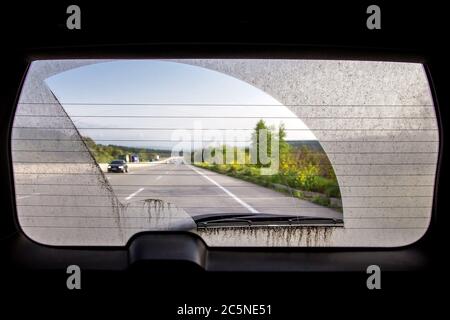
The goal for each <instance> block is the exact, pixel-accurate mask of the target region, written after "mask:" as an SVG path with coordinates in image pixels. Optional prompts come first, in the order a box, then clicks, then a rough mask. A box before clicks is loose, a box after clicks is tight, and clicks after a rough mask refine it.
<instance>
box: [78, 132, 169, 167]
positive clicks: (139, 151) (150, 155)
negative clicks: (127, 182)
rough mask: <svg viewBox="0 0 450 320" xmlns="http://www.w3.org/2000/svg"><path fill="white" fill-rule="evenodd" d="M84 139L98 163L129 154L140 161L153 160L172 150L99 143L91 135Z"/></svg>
mask: <svg viewBox="0 0 450 320" xmlns="http://www.w3.org/2000/svg"><path fill="white" fill-rule="evenodd" d="M83 140H84V142H85V143H86V146H87V147H88V148H89V150H90V151H91V154H92V155H93V156H94V158H95V161H97V163H109V162H111V161H112V160H114V159H124V158H125V156H126V155H127V154H128V155H137V156H138V157H139V161H140V162H149V161H153V160H155V159H156V156H157V155H159V156H160V157H161V158H166V157H169V156H170V151H167V150H156V149H146V148H133V147H125V146H117V145H112V144H109V145H103V144H97V143H95V141H94V140H92V139H91V138H90V137H83Z"/></svg>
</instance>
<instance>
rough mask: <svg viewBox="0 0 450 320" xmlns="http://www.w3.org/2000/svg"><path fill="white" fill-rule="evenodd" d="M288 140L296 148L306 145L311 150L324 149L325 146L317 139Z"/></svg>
mask: <svg viewBox="0 0 450 320" xmlns="http://www.w3.org/2000/svg"><path fill="white" fill-rule="evenodd" d="M286 142H287V143H288V144H290V145H291V146H292V147H294V148H296V149H297V148H301V147H303V146H305V147H308V148H309V149H311V150H315V151H323V148H322V146H321V145H320V142H319V141H317V140H299V141H286Z"/></svg>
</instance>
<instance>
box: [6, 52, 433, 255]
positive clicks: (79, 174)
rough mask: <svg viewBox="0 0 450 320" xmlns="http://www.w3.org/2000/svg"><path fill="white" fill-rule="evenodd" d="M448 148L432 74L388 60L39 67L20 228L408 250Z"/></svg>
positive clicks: (115, 239)
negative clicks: (442, 144)
mask: <svg viewBox="0 0 450 320" xmlns="http://www.w3.org/2000/svg"><path fill="white" fill-rule="evenodd" d="M437 151H438V130H437V125H436V116H435V113H434V107H433V104H432V99H431V95H430V91H429V87H428V83H427V80H426V77H425V73H424V71H423V67H422V66H421V65H420V64H405V63H384V62H352V61H345V62H344V61H313V60H309V61H308V60H113V61H111V60H64V61H60V60H53V61H51V60H50V61H35V62H33V63H32V65H31V68H30V71H29V73H28V75H27V78H26V81H25V83H24V87H23V89H22V93H21V96H20V101H19V104H18V107H17V112H16V116H15V120H14V126H13V132H12V156H13V167H14V180H15V188H16V203H17V212H18V218H19V221H20V224H21V226H22V228H23V230H24V232H25V233H26V234H27V235H28V236H30V237H31V238H32V239H34V240H36V241H39V242H42V243H46V244H53V245H124V244H126V242H127V241H128V239H129V238H130V237H131V236H132V235H134V234H136V233H138V232H142V231H161V230H183V231H190V232H195V233H198V234H199V235H200V236H202V237H203V238H204V239H205V241H207V243H209V244H210V245H219V246H220V245H234V246H246V245H252V246H255V245H256V246H323V245H326V246H342V245H347V246H348V245H350V246H358V245H366V246H367V245H371V246H395V245H399V243H401V242H402V241H403V242H405V241H406V242H407V241H411V240H414V239H416V238H418V237H420V235H421V234H422V233H423V232H424V231H425V230H426V228H427V226H428V222H429V217H430V213H431V206H432V195H433V194H432V193H433V187H434V175H435V171H436V165H437ZM391 230H396V231H397V233H396V234H394V233H393V232H392V231H391ZM399 232H400V234H399ZM380 238H382V240H380Z"/></svg>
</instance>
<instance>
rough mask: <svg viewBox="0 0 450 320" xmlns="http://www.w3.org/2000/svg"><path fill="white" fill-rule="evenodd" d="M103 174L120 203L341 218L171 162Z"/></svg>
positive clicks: (210, 211) (194, 212) (199, 211)
mask: <svg viewBox="0 0 450 320" xmlns="http://www.w3.org/2000/svg"><path fill="white" fill-rule="evenodd" d="M106 177H107V179H108V181H109V183H110V184H111V186H112V187H113V189H114V192H115V193H116V195H117V196H118V197H119V200H120V201H122V202H123V203H127V202H133V201H137V200H144V199H161V200H164V201H167V202H170V203H171V204H173V205H176V206H178V207H180V208H183V209H184V210H185V211H186V212H187V213H188V214H190V215H191V216H196V215H201V214H215V213H217V214H233V213H249V214H251V213H271V214H292V215H301V216H317V217H330V218H342V213H340V212H338V211H336V210H333V209H330V208H326V207H322V206H319V205H316V204H313V203H311V202H309V201H304V200H300V199H298V198H293V197H290V196H288V195H285V194H283V193H280V192H277V191H274V190H271V189H268V188H264V187H261V186H258V185H255V184H253V183H249V182H246V181H242V180H239V179H236V178H232V177H228V176H225V175H222V174H219V173H215V172H212V171H209V170H205V169H201V168H198V167H194V166H192V165H188V164H182V163H180V162H175V161H174V162H173V163H170V161H169V162H168V163H157V164H149V165H148V166H145V167H139V168H131V167H130V168H129V173H106Z"/></svg>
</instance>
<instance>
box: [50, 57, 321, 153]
mask: <svg viewBox="0 0 450 320" xmlns="http://www.w3.org/2000/svg"><path fill="white" fill-rule="evenodd" d="M46 83H47V85H48V86H49V88H50V89H51V90H52V92H53V93H54V94H55V96H56V97H57V98H58V100H59V102H60V103H61V104H62V106H63V107H64V109H65V110H66V112H67V113H68V114H69V116H70V117H71V118H72V120H73V121H74V123H75V125H76V126H77V127H78V129H79V130H80V132H81V134H83V135H86V136H90V137H91V138H93V139H94V140H96V141H97V142H98V143H102V144H109V143H112V144H119V145H127V146H136V147H146V148H166V149H170V148H172V146H173V145H175V144H177V141H173V138H174V137H175V136H177V137H178V138H179V137H180V134H181V135H182V136H184V139H187V140H189V139H190V138H189V136H191V137H193V135H192V133H193V131H192V129H193V128H201V132H202V133H203V137H202V139H203V140H217V139H219V140H221V139H222V140H224V141H223V142H225V143H228V144H235V145H245V144H246V143H245V142H236V141H246V140H249V139H250V134H251V129H252V128H253V127H254V126H255V124H256V122H257V121H258V120H259V119H260V118H261V119H265V121H266V122H267V123H268V124H269V125H274V126H278V125H279V124H280V123H281V122H283V123H284V124H285V126H286V128H287V129H288V135H287V138H288V139H289V140H315V137H314V135H313V134H312V132H310V131H309V130H308V129H307V127H306V126H305V125H304V123H303V122H302V121H301V120H300V119H298V118H296V117H295V115H294V114H293V113H292V112H291V111H289V109H288V108H286V107H285V106H283V105H281V104H280V103H279V102H278V101H277V100H275V99H274V98H273V97H271V96H270V95H268V94H266V93H265V92H263V91H261V90H260V89H258V88H255V87H254V86H252V85H250V84H248V83H246V82H244V81H241V80H239V79H236V78H234V77H231V76H228V75H225V74H222V73H219V72H216V71H212V70H209V69H205V68H201V67H197V66H192V65H188V64H183V63H175V62H169V61H158V60H117V61H113V62H102V63H96V64H91V65H87V66H83V67H79V68H76V69H73V70H69V71H66V72H63V73H60V74H57V75H55V76H52V77H50V78H48V79H46ZM158 104H159V105H158ZM127 117H128V118H127ZM176 117H182V118H176ZM208 117H211V118H208ZM266 117H270V118H266ZM276 117H279V118H276ZM89 128H91V129H89ZM92 128H101V129H92ZM133 128H134V129H133ZM138 128H141V129H138ZM142 128H149V129H151V130H144V129H142ZM225 128H226V129H232V130H235V132H234V133H228V135H227V137H224V136H223V133H224V131H223V130H219V129H225ZM157 129H165V130H157ZM167 129H170V130H167ZM177 129H183V130H184V131H176V130H177ZM292 129H293V131H290V130H292ZM192 139H194V138H192ZM121 140H122V141H121ZM123 140H127V141H123ZM138 140H140V141H138Z"/></svg>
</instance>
